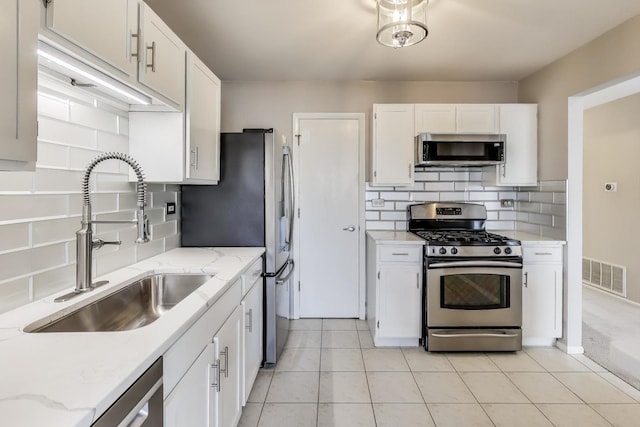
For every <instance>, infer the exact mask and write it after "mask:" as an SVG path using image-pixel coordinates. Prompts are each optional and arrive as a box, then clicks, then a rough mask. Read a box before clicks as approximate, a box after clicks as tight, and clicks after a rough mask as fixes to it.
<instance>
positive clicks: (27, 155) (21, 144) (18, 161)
mask: <svg viewBox="0 0 640 427" xmlns="http://www.w3.org/2000/svg"><path fill="white" fill-rule="evenodd" d="M40 5H41V3H40V1H38V0H3V1H2V2H1V3H0V51H1V52H2V53H3V58H2V61H1V62H0V75H1V76H2V79H0V93H2V97H1V98H0V170H33V169H34V168H35V161H36V146H37V144H36V140H37V127H38V125H37V107H36V105H37V100H36V92H37V70H38V63H37V55H36V51H37V42H38V13H39V11H40Z"/></svg>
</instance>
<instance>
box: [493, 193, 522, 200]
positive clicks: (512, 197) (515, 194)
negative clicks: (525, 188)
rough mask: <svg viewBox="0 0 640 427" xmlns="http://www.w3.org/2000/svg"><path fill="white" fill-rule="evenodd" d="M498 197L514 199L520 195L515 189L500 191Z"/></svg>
mask: <svg viewBox="0 0 640 427" xmlns="http://www.w3.org/2000/svg"><path fill="white" fill-rule="evenodd" d="M498 197H499V198H500V199H514V200H515V198H516V197H518V193H516V192H515V191H500V193H499V194H498Z"/></svg>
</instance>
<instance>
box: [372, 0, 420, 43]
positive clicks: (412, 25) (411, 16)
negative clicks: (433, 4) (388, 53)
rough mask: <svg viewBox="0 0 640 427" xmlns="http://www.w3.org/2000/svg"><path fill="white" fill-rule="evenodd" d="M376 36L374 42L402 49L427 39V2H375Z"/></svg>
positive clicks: (397, 0)
mask: <svg viewBox="0 0 640 427" xmlns="http://www.w3.org/2000/svg"><path fill="white" fill-rule="evenodd" d="M376 1H377V3H378V34H376V40H378V42H379V43H380V44H383V45H385V46H389V47H393V48H396V47H404V46H411V45H413V44H416V43H419V42H421V41H422V40H424V39H425V38H426V37H427V34H428V33H429V31H428V30H427V5H428V4H429V0H376Z"/></svg>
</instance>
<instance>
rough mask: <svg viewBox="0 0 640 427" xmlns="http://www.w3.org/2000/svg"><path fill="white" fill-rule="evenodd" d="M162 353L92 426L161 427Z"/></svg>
mask: <svg viewBox="0 0 640 427" xmlns="http://www.w3.org/2000/svg"><path fill="white" fill-rule="evenodd" d="M163 422H164V417H163V407H162V357H161V358H159V359H158V360H156V361H155V362H154V363H153V365H151V367H150V368H149V369H147V370H146V371H145V373H144V374H142V375H141V376H140V378H138V379H137V380H136V381H135V382H134V383H133V384H132V385H131V387H129V388H128V389H127V391H125V392H124V393H123V394H122V396H120V397H119V398H118V400H116V401H115V403H114V404H113V405H111V406H110V407H109V409H107V410H106V411H105V412H104V414H102V416H100V418H98V419H97V420H96V422H95V423H93V424H92V425H93V426H94V427H114V426H118V427H162V424H163Z"/></svg>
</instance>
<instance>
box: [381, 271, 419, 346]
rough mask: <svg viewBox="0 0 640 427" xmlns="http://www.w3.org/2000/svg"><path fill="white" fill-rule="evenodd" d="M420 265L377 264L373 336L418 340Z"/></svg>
mask: <svg viewBox="0 0 640 427" xmlns="http://www.w3.org/2000/svg"><path fill="white" fill-rule="evenodd" d="M421 270H422V267H421V265H420V264H413V263H407V264H394V263H381V264H380V278H379V280H378V295H377V298H376V299H377V301H378V320H377V322H376V328H377V335H379V336H380V337H389V338H420V317H421V316H420V313H421V301H420V298H421V294H422V293H421V291H420V289H421Z"/></svg>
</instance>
